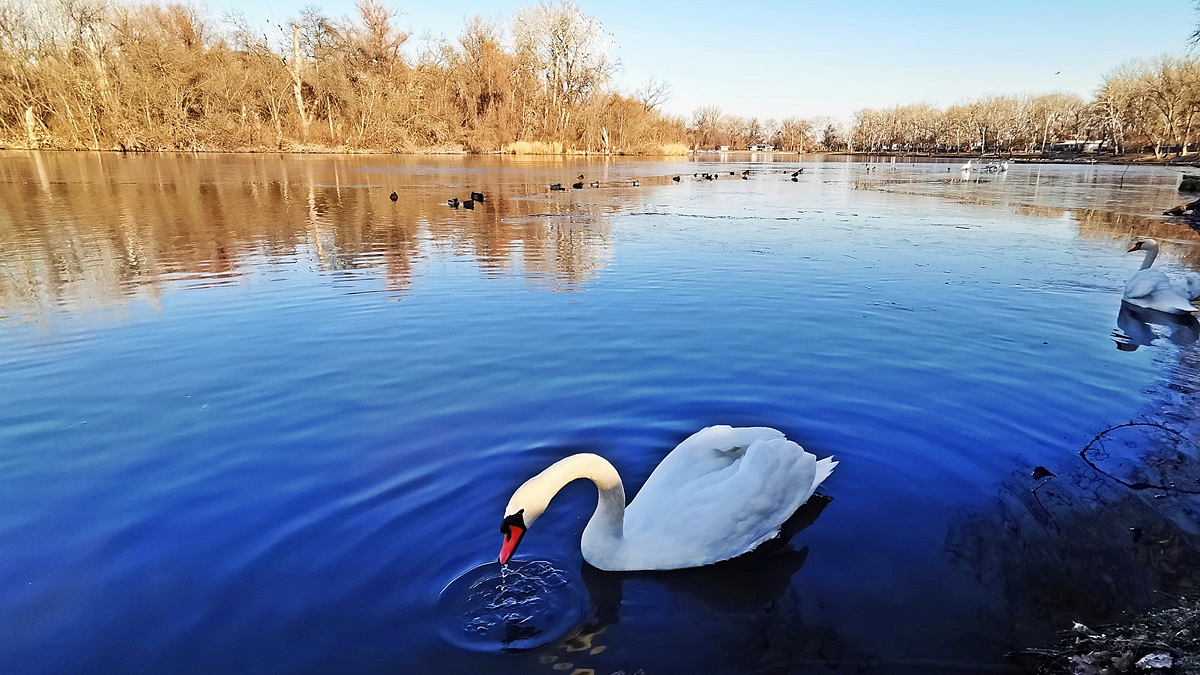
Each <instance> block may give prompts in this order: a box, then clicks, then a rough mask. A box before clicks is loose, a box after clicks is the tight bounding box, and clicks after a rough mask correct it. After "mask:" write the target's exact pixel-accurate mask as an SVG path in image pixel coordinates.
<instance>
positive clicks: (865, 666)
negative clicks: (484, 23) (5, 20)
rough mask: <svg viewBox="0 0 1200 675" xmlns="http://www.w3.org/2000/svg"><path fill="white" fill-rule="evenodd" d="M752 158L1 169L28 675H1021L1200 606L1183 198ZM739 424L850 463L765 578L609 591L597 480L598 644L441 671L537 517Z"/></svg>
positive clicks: (924, 168)
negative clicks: (693, 440) (593, 470)
mask: <svg viewBox="0 0 1200 675" xmlns="http://www.w3.org/2000/svg"><path fill="white" fill-rule="evenodd" d="M718 159H719V156H713V157H711V158H705V159H704V160H703V161H689V160H686V159H684V158H679V159H678V160H671V161H651V160H634V159H628V160H603V159H586V158H579V159H546V158H541V159H523V158H495V157H444V158H443V157H408V156H277V155H199V156H193V155H162V156H121V155H117V154H94V153H63V154H54V153H41V154H38V153H20V152H7V153H4V154H0V542H4V543H3V551H4V553H3V555H2V556H0V664H5V665H4V667H3V670H4V671H5V672H10V673H60V672H175V673H213V672H252V671H253V672H258V673H294V672H314V673H317V672H353V673H385V672H387V673H395V672H403V673H418V672H429V673H450V672H456V673H468V672H487V673H534V672H545V673H555V672H566V673H578V672H580V671H582V673H589V672H590V673H595V674H597V675H600V674H604V675H607V674H610V673H617V672H621V673H625V674H627V675H632V674H633V673H637V672H642V673H645V674H646V675H653V674H657V673H698V672H712V673H751V672H753V673H785V672H793V673H803V672H845V673H856V672H864V670H867V671H870V672H877V673H919V672H930V671H931V670H936V671H937V672H962V673H978V672H990V671H994V672H1021V671H1020V669H1019V667H1018V666H1017V665H1014V663H1013V661H1011V660H1009V659H1006V658H1005V656H1004V655H1005V653H1006V652H1010V651H1012V650H1015V649H1018V648H1021V647H1029V646H1042V645H1045V644H1048V643H1049V642H1051V641H1053V640H1054V639H1055V631H1056V630H1061V629H1064V628H1069V627H1070V626H1071V622H1072V621H1081V622H1085V623H1095V622H1104V621H1111V620H1114V619H1117V618H1119V617H1121V616H1122V613H1123V612H1126V611H1133V610H1136V609H1138V608H1142V607H1146V606H1151V605H1155V604H1160V603H1162V602H1164V600H1165V598H1164V594H1171V595H1178V594H1179V593H1183V592H1187V591H1189V590H1193V589H1195V588H1196V587H1197V586H1198V585H1200V572H1198V570H1200V567H1198V566H1197V565H1196V561H1197V560H1200V554H1198V549H1200V525H1198V524H1197V523H1198V522H1200V513H1198V511H1200V508H1198V507H1200V500H1198V498H1197V494H1196V493H1197V492H1200V469H1198V468H1197V466H1196V461H1195V460H1196V447H1195V439H1196V437H1197V433H1198V425H1197V424H1196V417H1197V416H1196V412H1197V409H1198V407H1197V401H1198V399H1197V382H1198V379H1197V375H1198V373H1200V348H1198V347H1197V344H1198V343H1197V342H1195V331H1194V330H1193V327H1192V326H1189V325H1185V324H1183V323H1175V324H1172V323H1155V322H1154V321H1152V320H1150V321H1148V320H1145V317H1141V318H1139V317H1138V316H1130V315H1129V314H1128V312H1126V313H1124V314H1122V313H1121V293H1122V288H1123V285H1124V282H1125V280H1126V279H1127V278H1128V277H1129V276H1130V275H1131V274H1133V272H1134V271H1136V270H1137V268H1138V265H1139V263H1140V261H1141V255H1140V254H1126V252H1125V251H1126V249H1127V248H1128V246H1129V244H1130V242H1131V240H1132V239H1133V238H1134V237H1135V236H1139V235H1149V236H1154V237H1157V238H1158V239H1159V240H1160V241H1161V242H1162V244H1163V251H1164V253H1163V255H1161V256H1160V258H1159V262H1158V263H1156V266H1162V267H1163V268H1164V269H1166V270H1167V271H1168V272H1171V271H1174V272H1181V271H1183V270H1185V269H1189V268H1190V269H1200V235H1198V234H1197V233H1196V231H1194V230H1192V229H1190V228H1189V227H1188V226H1187V225H1186V224H1184V223H1181V222H1179V221H1171V220H1169V219H1165V218H1162V217H1159V216H1156V215H1155V214H1158V213H1161V212H1162V211H1163V210H1165V209H1167V208H1169V207H1171V206H1174V205H1176V204H1179V203H1182V202H1183V201H1187V199H1185V198H1183V197H1181V196H1180V195H1179V194H1178V193H1177V192H1176V185H1177V183H1178V179H1179V177H1178V172H1177V171H1175V170H1172V169H1169V168H1163V167H1130V168H1126V167H1119V166H1104V165H1090V166H1089V165H1037V164H1014V165H1012V167H1011V168H1010V169H1009V170H1008V171H1006V172H1004V173H997V174H979V173H971V174H962V173H961V172H960V171H959V169H958V166H959V164H961V162H954V163H945V162H905V161H894V160H892V159H872V160H870V161H871V162H872V165H873V166H874V167H876V168H874V169H873V170H868V169H867V167H866V166H865V163H864V161H863V160H862V159H859V158H855V159H853V160H852V161H851V160H849V159H846V158H838V157H829V158H824V159H822V158H820V157H804V158H802V159H803V160H804V161H803V162H799V161H797V158H796V157H794V156H793V157H791V158H790V159H787V160H784V159H782V158H781V159H780V161H749V160H750V158H743V159H742V160H739V161H728V162H721V161H717V160H718ZM754 159H759V158H754ZM800 167H803V168H804V169H805V171H804V173H803V174H800V175H798V176H797V177H796V178H797V180H795V181H793V180H792V178H791V174H792V173H793V172H794V171H795V170H796V169H798V168H800ZM746 170H749V171H750V173H749V175H748V176H747V178H746V179H745V180H743V179H742V178H741V176H742V172H743V171H746ZM706 172H717V173H719V174H720V176H719V177H718V178H717V179H716V180H705V179H704V178H703V176H696V175H694V174H703V173H706ZM580 174H582V175H583V176H584V181H585V183H586V184H585V187H584V189H581V190H574V189H570V187H569V186H570V183H572V182H574V181H575V180H576V176H578V175H580ZM731 174H732V175H731ZM675 176H679V177H680V180H679V181H675V180H673V178H674V177H675ZM635 180H636V181H637V184H636V185H635V184H634V181H635ZM592 181H598V182H599V187H594V188H593V187H590V183H591V182H592ZM551 183H562V184H563V185H565V186H567V189H566V190H564V191H550V190H549V189H548V186H549V185H550V184H551ZM471 191H480V192H483V193H484V194H485V195H486V199H485V201H483V202H481V203H478V204H477V205H475V208H474V209H473V210H467V209H464V208H458V209H452V208H450V207H449V206H448V205H447V203H446V200H447V199H449V198H452V197H458V198H469V194H470V192H471ZM393 192H395V193H396V200H395V201H392V200H391V199H390V198H389V195H390V194H391V193H393ZM713 424H731V425H734V426H770V427H774V428H776V429H779V430H781V431H783V432H785V433H786V434H787V436H788V437H789V438H791V439H793V440H795V441H797V442H798V443H800V444H801V445H803V446H804V447H805V448H806V449H808V450H810V451H811V452H813V453H815V454H816V455H817V456H819V457H824V456H827V455H833V456H835V457H836V459H838V460H839V461H840V462H841V464H840V466H839V467H838V469H837V471H835V472H834V474H833V476H832V477H831V478H830V479H829V480H828V481H827V482H826V483H825V484H824V485H822V487H821V489H820V495H821V496H820V497H818V498H814V500H813V501H812V502H810V504H809V505H807V506H806V507H804V508H803V509H802V510H801V513H800V514H798V515H797V517H796V518H795V519H794V520H795V521H796V522H794V523H793V527H792V528H791V531H789V532H788V536H787V537H786V538H785V540H784V541H781V542H776V543H775V544H774V549H773V550H772V551H769V552H764V553H762V554H760V555H757V556H749V557H748V558H746V559H744V560H741V559H739V560H736V561H733V562H731V563H721V564H718V565H716V566H712V567H708V568H701V569H696V570H689V571H680V572H662V573H636V574H614V573H606V572H600V571H598V570H594V569H592V568H590V567H589V566H587V565H586V564H585V563H584V562H583V560H582V558H581V555H580V551H579V538H580V533H581V531H582V529H583V526H584V525H585V523H586V521H587V518H588V517H589V516H590V514H591V511H592V509H593V508H594V504H595V499H596V496H595V495H596V491H595V488H593V487H592V486H591V485H590V484H585V483H583V482H577V483H574V484H572V485H571V486H569V487H568V488H567V489H566V490H565V491H564V492H563V493H562V494H561V495H560V496H559V497H558V498H556V499H555V501H554V503H553V504H552V506H551V507H550V509H549V510H548V511H547V512H546V514H545V515H544V516H543V517H542V518H541V519H540V520H539V521H538V523H537V526H536V527H535V528H534V529H533V530H532V531H531V532H530V533H529V535H528V536H527V537H526V541H525V542H524V543H523V544H522V547H521V550H520V552H519V553H518V556H517V557H518V558H519V559H524V560H527V561H546V562H548V563H552V564H553V566H554V567H555V568H556V569H557V570H559V572H561V574H562V575H563V576H562V584H561V586H560V588H563V589H568V590H569V592H570V593H571V594H572V597H577V598H578V600H579V610H578V611H579V619H578V621H572V622H569V625H567V626H565V627H563V628H561V629H558V630H559V633H560V634H554V635H551V634H547V635H546V638H547V640H546V641H544V642H545V643H544V644H539V645H536V646H532V647H531V648H528V649H520V650H505V649H500V648H496V649H471V648H467V647H464V646H462V645H461V644H456V643H455V641H454V640H452V639H447V638H446V632H447V631H446V625H447V623H450V624H454V622H455V621H458V620H459V618H460V616H459V615H458V614H456V612H457V611H458V609H459V608H458V607H457V606H451V607H447V606H446V603H447V602H448V601H446V600H443V601H441V603H439V594H441V593H442V591H443V589H446V588H447V586H450V585H451V584H452V582H454V581H455V580H456V579H459V578H460V577H462V576H463V575H464V574H467V573H468V572H469V571H470V570H472V569H474V568H477V567H478V566H480V565H483V564H485V563H488V562H489V561H490V562H492V563H494V561H495V559H496V555H497V553H498V551H499V547H500V540H501V535H500V533H499V532H498V527H499V525H500V520H501V518H502V517H503V516H504V515H505V514H504V513H503V511H504V507H505V504H506V503H507V501H508V498H509V496H510V495H511V493H512V492H513V490H515V489H516V487H517V486H518V485H520V484H521V482H523V481H524V480H525V479H526V478H528V477H529V476H532V475H533V474H535V473H537V472H539V471H541V470H542V469H543V468H545V467H546V466H547V465H549V464H550V463H552V462H553V461H555V460H557V459H559V458H561V457H564V456H566V455H568V454H571V453H574V452H584V451H586V452H594V453H597V454H600V455H602V456H604V457H606V458H608V459H609V460H610V461H611V462H612V463H613V464H614V465H615V466H616V468H617V469H618V470H619V471H620V473H621V475H622V477H623V479H624V481H625V486H626V492H627V494H628V495H629V496H631V497H632V496H633V495H634V494H636V491H637V488H638V487H640V486H641V484H642V482H643V481H644V480H645V478H646V477H647V476H648V475H649V473H650V471H651V470H652V469H653V468H654V467H655V466H656V465H657V463H658V462H659V461H660V460H661V459H662V457H663V456H664V455H665V454H666V453H667V452H669V451H670V450H671V449H672V448H673V447H674V446H675V445H676V444H677V443H679V442H680V441H681V440H683V439H684V438H686V437H687V436H688V435H690V434H691V433H693V432H695V431H697V430H699V429H701V428H703V427H706V426H710V425H713ZM1081 451H1082V454H1081ZM1037 467H1043V468H1044V470H1046V471H1049V472H1050V473H1052V474H1053V476H1049V477H1045V476H1044V473H1043V472H1038V474H1037V475H1038V476H1039V477H1038V478H1035V477H1034V471H1035V469H1036V468H1037ZM452 628H453V626H452ZM451 632H452V631H451Z"/></svg>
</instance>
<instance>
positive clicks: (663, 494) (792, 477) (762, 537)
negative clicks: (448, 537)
mask: <svg viewBox="0 0 1200 675" xmlns="http://www.w3.org/2000/svg"><path fill="white" fill-rule="evenodd" d="M837 464H838V463H837V462H836V461H834V460H833V458H832V457H826V458H824V459H820V460H818V459H817V457H816V455H813V454H812V453H810V452H807V451H805V450H804V448H802V447H800V445H799V444H797V443H795V442H794V441H790V440H788V439H787V437H786V436H784V434H783V432H781V431H778V430H776V429H772V428H769V427H742V428H735V427H731V426H728V425H717V426H710V427H706V428H704V429H701V430H700V431H697V432H696V433H694V434H692V435H691V436H689V437H688V438H686V439H684V441H683V442H681V443H680V444H679V445H678V446H676V447H675V449H674V450H672V451H671V452H670V453H668V454H667V456H666V457H664V458H663V460H662V461H661V462H660V463H659V465H658V466H657V467H656V468H655V469H654V471H653V472H651V474H650V477H649V478H647V479H646V482H645V484H644V485H642V488H641V490H639V491H638V494H637V496H636V497H635V498H634V499H633V501H631V502H629V504H628V505H626V503H625V488H624V486H623V484H622V482H621V476H620V474H618V473H617V470H616V468H614V467H613V465H612V464H611V463H610V462H609V461H608V460H606V459H604V458H603V457H601V456H599V455H596V454H592V453H580V454H576V455H571V456H569V457H566V458H564V459H561V460H559V461H557V462H555V463H554V464H551V465H550V466H549V467H548V468H547V469H546V470H544V471H542V472H541V473H539V474H538V475H536V476H534V477H533V478H530V479H529V480H527V481H525V483H524V484H522V485H521V486H520V487H519V488H517V490H516V492H514V493H513V495H512V498H511V499H509V501H508V505H507V506H506V507H505V510H504V519H503V520H502V521H501V523H500V532H501V534H503V535H504V541H503V543H502V545H501V548H500V556H499V562H500V563H501V564H506V563H507V562H508V561H509V560H510V559H511V558H512V556H513V554H514V553H515V552H516V550H517V547H518V546H519V545H520V543H521V541H522V540H523V539H524V537H525V534H526V532H528V530H529V528H530V527H532V526H533V524H534V523H535V522H536V521H537V519H538V518H540V517H541V516H542V514H543V513H544V512H545V510H546V507H547V506H548V505H549V504H550V500H551V499H552V498H553V497H554V495H556V494H557V493H558V492H559V490H561V489H562V488H563V487H564V486H565V485H567V484H568V483H571V482H573V481H575V480H577V479H580V478H586V479H588V480H590V481H592V482H593V483H594V484H595V485H596V488H597V489H598V490H599V498H598V500H597V504H596V511H595V512H594V513H593V514H592V518H591V520H589V521H588V524H587V526H586V527H585V528H584V530H583V538H582V540H581V542H580V550H581V552H582V553H583V559H584V560H586V561H587V562H588V564H589V565H591V566H593V567H596V568H598V569H601V570H606V571H612V572H617V571H639V570H674V569H684V568H689V567H701V566H704V565H710V564H713V563H716V562H720V561H723V560H729V559H731V558H736V557H738V556H740V555H742V554H743V553H747V552H749V551H752V550H754V549H755V548H757V547H758V546H759V545H760V544H762V543H764V542H766V541H769V540H770V539H773V538H774V537H775V536H777V535H778V534H779V531H780V527H781V526H782V525H783V523H784V521H786V520H787V519H788V518H789V517H790V516H791V515H792V514H793V513H795V511H796V510H797V509H799V508H800V506H802V505H803V504H804V503H805V502H807V501H808V500H809V498H810V497H812V496H813V494H814V493H815V492H816V490H817V487H818V486H819V485H821V484H822V483H823V482H824V481H825V479H827V478H829V475H830V474H831V473H832V472H833V469H834V467H836V466H837Z"/></svg>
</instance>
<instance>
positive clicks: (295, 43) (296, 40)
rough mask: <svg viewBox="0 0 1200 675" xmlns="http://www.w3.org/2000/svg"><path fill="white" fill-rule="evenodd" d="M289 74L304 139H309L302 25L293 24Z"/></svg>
mask: <svg viewBox="0 0 1200 675" xmlns="http://www.w3.org/2000/svg"><path fill="white" fill-rule="evenodd" d="M288 72H289V73H291V75H292V91H293V92H294V93H295V94H296V111H297V112H299V113H300V131H301V135H302V137H304V138H305V140H307V137H308V123H309V119H308V112H307V111H306V110H305V109H304V77H303V74H304V73H303V71H302V70H301V68H300V24H298V23H295V24H292V63H291V68H289V69H288Z"/></svg>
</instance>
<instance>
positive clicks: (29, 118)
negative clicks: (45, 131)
mask: <svg viewBox="0 0 1200 675" xmlns="http://www.w3.org/2000/svg"><path fill="white" fill-rule="evenodd" d="M36 124H37V120H36V119H35V118H34V117H33V106H27V107H26V108H25V131H26V133H28V134H29V147H31V148H36V147H37V134H35V133H34V130H35V129H36Z"/></svg>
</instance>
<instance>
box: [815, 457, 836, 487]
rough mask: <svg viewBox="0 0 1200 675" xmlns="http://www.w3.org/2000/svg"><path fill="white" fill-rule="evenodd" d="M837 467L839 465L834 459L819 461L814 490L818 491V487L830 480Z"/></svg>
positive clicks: (827, 458) (828, 458)
mask: <svg viewBox="0 0 1200 675" xmlns="http://www.w3.org/2000/svg"><path fill="white" fill-rule="evenodd" d="M837 465H838V463H837V462H835V461H833V458H832V457H826V458H825V459H818V460H817V475H816V477H814V478H813V490H816V489H817V486H818V485H820V484H821V483H823V482H825V479H826V478H829V474H831V473H833V467H835V466H837Z"/></svg>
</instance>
